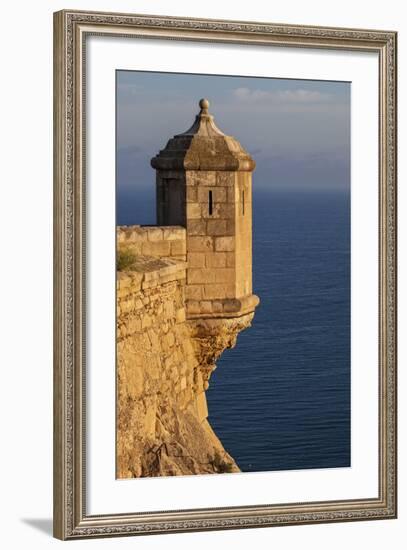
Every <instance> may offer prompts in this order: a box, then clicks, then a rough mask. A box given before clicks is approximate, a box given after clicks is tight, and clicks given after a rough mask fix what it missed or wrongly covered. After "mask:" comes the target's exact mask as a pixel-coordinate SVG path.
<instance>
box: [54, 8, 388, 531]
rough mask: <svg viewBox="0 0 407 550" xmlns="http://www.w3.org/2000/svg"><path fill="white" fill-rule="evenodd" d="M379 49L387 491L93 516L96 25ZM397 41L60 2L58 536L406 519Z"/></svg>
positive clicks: (382, 447) (122, 31) (136, 32)
mask: <svg viewBox="0 0 407 550" xmlns="http://www.w3.org/2000/svg"><path fill="white" fill-rule="evenodd" d="M95 33H96V34H110V35H116V36H133V37H154V38H161V39H170V40H199V41H211V42H217V43H220V42H229V43H241V44H249V45H250V44H263V45H280V46H281V45H283V46H291V47H301V48H304V47H313V48H315V47H318V48H331V49H341V50H362V51H370V52H376V53H378V56H379V83H378V84H379V102H380V105H379V116H380V124H379V136H378V137H379V162H380V166H379V179H380V181H379V293H378V296H379V343H378V345H379V423H378V426H379V449H378V451H379V472H378V478H379V496H378V498H374V499H364V500H344V501H329V502H313V503H306V504H298V503H293V504H284V505H259V506H240V507H232V508H221V509H219V508H218V509H205V510H181V511H177V512H157V513H136V514H111V515H104V516H89V515H86V494H85V475H86V471H85V459H86V455H85V448H84V434H85V423H84V418H85V407H86V403H85V397H84V396H85V393H84V389H85V376H84V370H85V364H84V349H85V321H86V315H85V303H86V301H85V298H86V297H85V284H84V282H85V281H84V273H85V270H84V266H85V246H84V245H85V229H84V212H85V192H84V181H85V172H84V162H83V159H84V125H83V112H84V108H83V76H84V71H85V67H84V56H83V52H84V46H85V38H86V36H87V35H89V34H95ZM396 40H397V34H396V33H395V32H390V31H376V30H360V29H343V28H322V27H306V26H291V25H277V24H268V23H267V24H266V23H253V22H241V21H216V20H209V19H189V18H188V19H187V18H175V17H161V16H159V17H156V16H149V15H132V14H111V13H97V12H80V11H70V10H65V11H60V12H57V13H55V14H54V250H55V252H54V269H55V275H54V300H55V303H54V535H55V536H56V537H57V538H60V539H74V538H83V537H101V536H118V535H136V534H153V533H166V532H183V531H205V530H215V529H234V528H249V527H267V526H273V525H289V524H303V523H319V522H333V521H355V520H368V519H385V518H395V517H396Z"/></svg>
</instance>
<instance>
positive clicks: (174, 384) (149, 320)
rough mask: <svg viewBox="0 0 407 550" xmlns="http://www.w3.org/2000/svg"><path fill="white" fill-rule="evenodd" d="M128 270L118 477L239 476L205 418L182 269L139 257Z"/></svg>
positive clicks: (121, 282)
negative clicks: (232, 473)
mask: <svg viewBox="0 0 407 550" xmlns="http://www.w3.org/2000/svg"><path fill="white" fill-rule="evenodd" d="M145 233H146V232H144V235H145ZM147 233H148V232H147ZM129 240H130V239H129ZM129 240H126V243H128V242H129ZM179 240H181V239H179ZM135 242H140V241H135ZM148 242H164V240H162V241H148V239H147V240H143V241H141V243H148ZM167 242H171V241H167ZM175 242H177V241H175ZM133 269H134V270H132V271H127V272H118V273H117V375H118V384H117V388H118V395H117V407H118V410H117V422H118V428H117V476H118V477H119V478H128V477H140V476H143V477H144V476H155V475H182V474H191V473H214V472H216V471H239V470H238V468H237V466H236V464H235V462H234V461H233V459H232V458H231V457H230V456H229V455H228V454H227V453H226V451H225V450H224V448H223V446H222V444H221V443H220V441H219V440H218V439H217V437H216V435H215V434H214V433H213V432H212V429H211V427H210V426H209V424H208V422H207V420H206V417H207V415H208V411H207V407H206V397H205V389H206V387H207V383H206V382H205V381H204V379H203V373H202V371H201V363H203V362H204V357H203V355H202V350H201V347H200V346H199V345H197V341H198V340H195V339H194V337H193V335H192V331H191V327H190V326H189V324H188V321H186V314H185V301H184V287H185V279H186V263H185V262H182V261H177V260H174V259H155V258H151V257H149V258H145V257H142V256H140V257H138V258H137V260H136V264H135V265H134V266H133ZM212 368H213V367H212ZM222 469H223V470H222Z"/></svg>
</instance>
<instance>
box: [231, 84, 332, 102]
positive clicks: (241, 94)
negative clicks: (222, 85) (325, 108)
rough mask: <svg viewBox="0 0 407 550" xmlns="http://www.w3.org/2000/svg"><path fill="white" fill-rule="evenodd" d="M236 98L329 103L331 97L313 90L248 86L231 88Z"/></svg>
mask: <svg viewBox="0 0 407 550" xmlns="http://www.w3.org/2000/svg"><path fill="white" fill-rule="evenodd" d="M233 96H234V98H235V99H236V100H238V101H241V102H244V103H260V102H265V103H273V104H280V105H281V104H290V105H292V104H307V105H309V104H317V103H329V102H330V101H332V99H333V97H332V95H331V94H327V93H322V92H318V91H314V90H304V89H302V88H298V89H297V90H273V91H266V90H251V89H250V88H236V89H235V90H233Z"/></svg>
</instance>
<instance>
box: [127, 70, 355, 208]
mask: <svg viewBox="0 0 407 550" xmlns="http://www.w3.org/2000/svg"><path fill="white" fill-rule="evenodd" d="M202 97H206V98H208V99H209V101H210V109H209V111H210V113H211V114H213V115H214V116H215V122H216V124H217V126H218V127H219V128H220V129H221V130H222V131H223V132H224V133H225V134H229V135H232V136H234V137H235V138H236V139H237V140H238V141H240V143H241V144H242V145H243V147H244V148H245V149H246V150H247V151H249V153H251V154H252V156H253V158H254V159H255V161H256V164H257V167H256V170H255V172H254V174H253V189H254V191H255V190H256V189H261V188H270V189H271V188H275V189H277V188H279V189H280V188H284V189H287V190H293V191H295V190H298V189H304V190H316V189H335V190H337V189H344V190H347V189H349V185H350V83H348V82H327V81H324V82H323V81H311V80H282V79H272V78H248V77H231V76H213V75H191V74H170V73H148V72H137V71H118V72H117V175H118V181H117V191H118V201H119V202H120V195H121V194H122V195H123V196H124V195H128V194H129V193H130V194H133V193H132V191H133V190H135V189H136V188H139V189H140V187H146V186H147V187H148V188H150V189H151V188H152V189H153V190H154V182H155V171H154V170H153V168H151V166H150V159H151V158H152V157H153V156H154V155H155V154H156V153H157V152H158V151H159V150H160V149H162V148H164V147H165V145H166V143H167V141H168V139H170V138H171V137H172V136H173V135H174V134H178V133H181V132H184V131H185V130H187V129H188V128H189V127H190V126H191V124H192V122H193V121H194V117H195V115H196V114H197V113H198V111H199V107H198V101H199V99H200V98H202Z"/></svg>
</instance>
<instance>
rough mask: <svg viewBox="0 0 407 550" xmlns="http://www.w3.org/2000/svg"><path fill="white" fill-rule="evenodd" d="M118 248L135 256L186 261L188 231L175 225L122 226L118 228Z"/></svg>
mask: <svg viewBox="0 0 407 550" xmlns="http://www.w3.org/2000/svg"><path fill="white" fill-rule="evenodd" d="M117 246H118V249H119V250H129V251H130V252H132V253H133V254H135V255H143V256H153V257H157V258H174V259H176V260H183V261H185V260H186V254H187V249H186V229H185V228H184V227H181V226H175V225H172V226H163V227H158V226H147V225H122V226H119V227H118V228H117Z"/></svg>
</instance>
